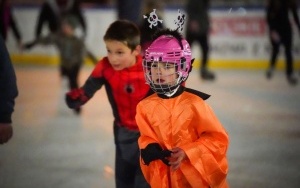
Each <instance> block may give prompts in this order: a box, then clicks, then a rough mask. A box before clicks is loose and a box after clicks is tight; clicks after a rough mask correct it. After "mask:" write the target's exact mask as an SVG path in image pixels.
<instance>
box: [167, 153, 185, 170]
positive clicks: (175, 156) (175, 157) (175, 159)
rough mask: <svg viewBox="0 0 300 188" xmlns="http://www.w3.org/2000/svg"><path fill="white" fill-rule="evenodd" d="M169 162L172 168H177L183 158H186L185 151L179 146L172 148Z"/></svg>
mask: <svg viewBox="0 0 300 188" xmlns="http://www.w3.org/2000/svg"><path fill="white" fill-rule="evenodd" d="M171 151H172V154H171V158H170V162H169V164H170V165H171V169H172V170H177V169H178V168H179V166H180V164H181V162H182V161H183V160H185V159H186V158H187V156H186V154H185V152H184V151H183V150H182V149H180V148H173V149H172V150H171Z"/></svg>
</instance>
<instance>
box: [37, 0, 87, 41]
mask: <svg viewBox="0 0 300 188" xmlns="http://www.w3.org/2000/svg"><path fill="white" fill-rule="evenodd" d="M65 15H72V16H74V17H76V19H78V20H79V23H80V26H81V28H82V37H83V38H85V36H86V22H85V18H84V16H83V13H82V12H81V9H80V3H79V0H46V1H45V2H44V3H43V4H42V7H41V10H40V12H39V15H38V19H37V23H36V28H35V37H36V38H38V37H40V36H41V34H42V30H43V27H44V25H45V24H47V25H48V31H49V32H48V33H56V32H58V31H59V30H60V26H61V21H62V18H63V17H65Z"/></svg>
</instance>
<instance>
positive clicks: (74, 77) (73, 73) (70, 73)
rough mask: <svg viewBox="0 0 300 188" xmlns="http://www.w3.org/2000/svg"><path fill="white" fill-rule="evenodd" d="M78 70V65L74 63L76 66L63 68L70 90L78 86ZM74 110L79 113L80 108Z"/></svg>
mask: <svg viewBox="0 0 300 188" xmlns="http://www.w3.org/2000/svg"><path fill="white" fill-rule="evenodd" d="M79 70H80V65H76V66H74V67H71V68H68V69H67V68H65V70H64V72H65V75H66V76H67V78H68V81H69V89H70V90H72V89H76V88H78V75H79ZM74 112H75V113H76V114H80V112H81V108H80V107H79V108H76V109H74Z"/></svg>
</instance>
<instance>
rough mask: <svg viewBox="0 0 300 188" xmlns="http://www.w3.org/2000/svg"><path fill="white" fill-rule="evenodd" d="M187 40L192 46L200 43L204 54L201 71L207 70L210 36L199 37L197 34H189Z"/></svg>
mask: <svg viewBox="0 0 300 188" xmlns="http://www.w3.org/2000/svg"><path fill="white" fill-rule="evenodd" d="M186 40H187V41H188V43H189V44H190V46H192V44H193V42H198V43H199V45H200V47H201V52H202V61H201V66H200V69H206V68H207V61H208V53H209V44H208V35H207V34H203V35H198V34H195V33H189V32H188V33H187V35H186Z"/></svg>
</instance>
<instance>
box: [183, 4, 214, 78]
mask: <svg viewBox="0 0 300 188" xmlns="http://www.w3.org/2000/svg"><path fill="white" fill-rule="evenodd" d="M209 3H210V2H209V0H201V1H199V0H188V1H187V4H186V12H187V16H188V18H187V25H186V27H187V28H186V40H187V41H188V42H189V44H190V45H191V46H192V45H193V43H194V42H198V43H199V44H200V47H201V52H202V59H201V61H200V62H201V63H200V77H201V78H202V79H204V80H214V79H215V74H214V73H213V72H211V71H209V70H208V62H209V53H210V51H209V50H210V48H209V32H210V18H209V14H208V9H209Z"/></svg>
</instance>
